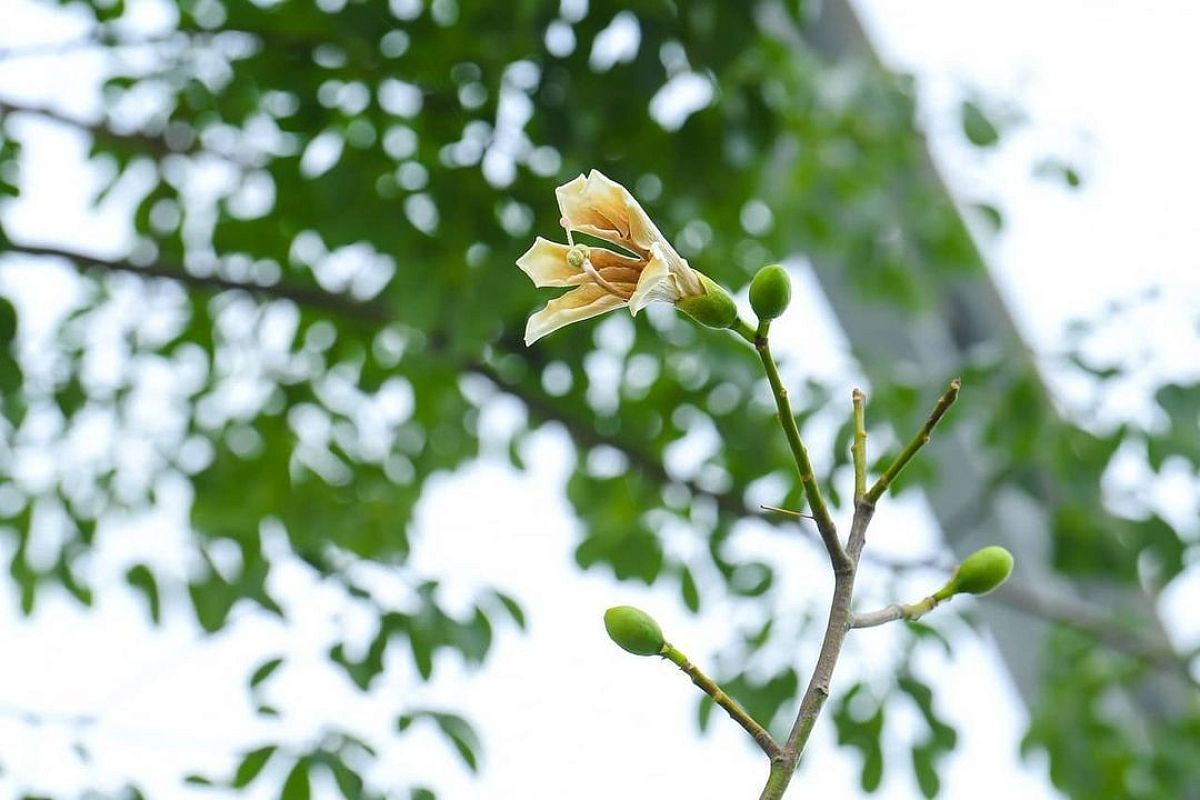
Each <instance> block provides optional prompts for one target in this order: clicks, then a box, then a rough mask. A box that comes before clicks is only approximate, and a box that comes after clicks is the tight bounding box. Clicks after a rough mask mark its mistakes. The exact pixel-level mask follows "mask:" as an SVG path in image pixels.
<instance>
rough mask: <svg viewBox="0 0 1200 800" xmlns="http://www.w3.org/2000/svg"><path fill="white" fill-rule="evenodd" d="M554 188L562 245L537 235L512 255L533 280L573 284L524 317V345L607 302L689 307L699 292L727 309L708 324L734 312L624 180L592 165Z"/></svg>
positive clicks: (637, 307)
mask: <svg viewBox="0 0 1200 800" xmlns="http://www.w3.org/2000/svg"><path fill="white" fill-rule="evenodd" d="M554 193H555V195H557V197H558V207H559V210H560V211H561V212H562V224H563V227H564V228H565V229H566V232H567V244H558V243H557V242H551V241H549V240H547V239H543V238H542V237H540V236H539V237H538V238H537V241H535V242H534V243H533V247H531V248H529V250H528V251H527V252H526V253H525V255H523V256H521V257H520V258H519V259H517V266H518V267H520V268H521V269H522V270H523V271H524V272H525V274H526V275H528V276H529V277H530V278H531V279H532V280H533V283H534V285H535V286H539V287H544V286H563V287H568V286H569V287H574V288H572V289H571V291H569V292H567V293H566V294H564V295H562V296H561V297H558V298H556V299H554V300H551V301H550V302H549V303H547V304H546V307H545V308H543V309H542V310H541V311H538V312H537V313H535V314H534V315H533V316H531V317H530V318H529V323H528V325H526V327H525V344H526V345H529V344H533V343H534V342H535V341H537V340H538V339H540V338H542V337H543V336H545V335H546V334H548V333H552V332H553V331H556V330H558V329H559V328H561V327H563V326H565V325H570V324H571V323H572V322H579V321H580V320H585V319H590V318H592V317H595V316H597V315H599V314H603V313H604V312H605V311H611V310H612V309H614V308H621V307H622V306H629V311H630V312H631V313H632V314H634V315H635V316H636V315H637V313H638V312H639V311H641V310H642V309H643V308H645V307H646V306H647V305H648V304H649V303H651V302H653V301H654V300H665V301H667V302H670V303H673V304H675V305H680V306H681V307H682V308H684V309H685V310H688V311H689V313H693V314H694V312H693V311H692V310H691V309H692V308H693V307H694V306H695V304H696V303H697V302H701V301H698V300H697V298H704V301H702V302H703V303H705V304H707V305H712V304H713V303H714V302H716V303H718V304H720V305H721V309H720V312H719V314H718V316H719V318H721V319H723V320H724V316H729V319H727V320H724V321H723V322H722V324H720V325H716V326H715V327H725V326H727V325H728V324H730V323H731V322H732V320H733V317H734V316H736V309H734V307H733V301H732V299H730V298H729V297H728V295H727V294H725V292H724V290H723V289H721V288H720V287H718V286H716V284H714V283H712V281H710V280H709V279H708V278H707V277H705V276H704V275H702V274H701V273H699V272H697V271H696V270H694V269H692V268H691V267H690V266H688V263H687V261H685V260H684V259H683V258H682V257H681V256H680V255H679V254H678V253H676V252H675V249H674V248H673V247H671V245H670V243H668V242H667V240H666V238H665V237H663V235H662V234H661V233H660V232H659V230H658V228H656V227H655V226H654V223H653V222H651V221H650V217H648V216H647V215H646V212H645V211H644V210H642V207H641V206H640V205H638V202H637V201H636V200H634V199H633V195H631V194H630V193H629V191H628V190H627V189H626V188H625V187H624V186H621V185H620V184H619V183H616V182H614V181H611V180H609V179H608V178H607V177H605V176H604V175H602V174H601V173H599V172H597V171H596V170H592V171H591V173H590V174H589V175H588V176H587V177H586V178H585V177H584V176H583V175H580V176H579V177H578V178H576V179H575V180H573V181H570V182H569V183H565V184H563V185H562V186H559V187H558V188H557V189H556V190H555V192H554ZM576 232H579V233H586V234H589V235H591V236H595V237H596V238H598V239H602V240H604V241H606V242H609V243H610V244H614V245H617V246H618V247H620V248H622V249H624V250H625V251H627V252H628V253H629V254H630V255H622V254H620V253H616V252H613V251H612V250H608V249H605V248H603V247H588V246H587V245H583V244H576V243H575V239H574V234H575V233H576ZM710 298H711V299H710ZM726 301H727V302H726ZM726 306H727V309H726ZM706 307H707V306H706ZM694 315H695V316H697V317H698V318H699V317H700V316H701V315H700V314H694ZM706 324H710V323H707V322H706Z"/></svg>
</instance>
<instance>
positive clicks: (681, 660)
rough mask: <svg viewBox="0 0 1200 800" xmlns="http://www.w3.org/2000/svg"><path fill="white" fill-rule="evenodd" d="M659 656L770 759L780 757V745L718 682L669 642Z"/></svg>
mask: <svg viewBox="0 0 1200 800" xmlns="http://www.w3.org/2000/svg"><path fill="white" fill-rule="evenodd" d="M659 655H661V656H662V657H663V658H665V659H667V660H668V661H670V662H671V663H672V664H674V665H675V666H677V667H679V669H680V670H682V671H683V672H684V674H686V675H687V676H688V677H689V678H691V679H692V683H694V684H696V686H698V687H699V688H700V691H702V692H704V693H705V694H706V695H708V696H709V697H711V698H712V699H713V702H714V703H716V704H717V705H719V706H720V707H721V708H723V709H725V712H726V713H727V714H729V716H730V718H731V719H733V721H734V722H736V723H737V724H738V725H741V726H742V727H743V728H744V729H745V731H746V733H748V734H750V737H751V738H752V739H754V742H755V744H757V745H758V746H759V748H761V749H762V751H763V752H764V753H766V754H767V756H768V757H770V758H771V759H774V758H776V757H777V756H778V755H779V752H780V748H779V745H778V744H776V743H775V739H774V738H772V736H771V734H770V733H768V732H767V730H766V729H765V728H764V727H763V726H761V725H759V724H758V723H757V722H755V721H754V718H753V717H751V716H750V714H749V713H747V711H746V709H744V708H742V707H741V706H740V705H738V702H737V701H736V700H734V699H733V698H732V697H730V696H729V695H727V694H725V692H724V691H723V690H722V689H721V687H720V686H718V685H717V682H716V681H714V680H713V679H712V678H710V677H708V676H707V675H705V674H704V673H703V672H701V671H700V668H699V667H697V666H696V665H695V664H693V663H692V662H691V661H688V659H687V656H685V655H684V654H683V653H681V652H679V650H678V649H676V648H675V646H674V645H672V644H670V643H669V642H668V643H666V644H664V645H663V649H662V652H661V653H660V654H659Z"/></svg>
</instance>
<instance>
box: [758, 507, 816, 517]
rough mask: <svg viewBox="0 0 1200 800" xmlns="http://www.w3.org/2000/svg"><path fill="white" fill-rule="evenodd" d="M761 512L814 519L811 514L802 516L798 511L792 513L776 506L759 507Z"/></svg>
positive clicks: (788, 509)
mask: <svg viewBox="0 0 1200 800" xmlns="http://www.w3.org/2000/svg"><path fill="white" fill-rule="evenodd" d="M759 508H761V509H762V510H763V511H774V512H776V513H777V514H788V515H789V516H793V517H802V518H804V519H816V517H814V516H813V515H812V514H804V513H802V512H800V511H792V510H791V509H790V508H779V507H777V506H768V505H760V506H759Z"/></svg>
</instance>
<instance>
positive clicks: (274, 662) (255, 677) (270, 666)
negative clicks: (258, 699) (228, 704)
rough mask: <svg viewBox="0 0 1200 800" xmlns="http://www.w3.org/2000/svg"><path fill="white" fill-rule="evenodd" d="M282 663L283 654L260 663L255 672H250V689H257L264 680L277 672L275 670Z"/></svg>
mask: <svg viewBox="0 0 1200 800" xmlns="http://www.w3.org/2000/svg"><path fill="white" fill-rule="evenodd" d="M281 664H283V656H276V657H275V658H269V659H267V660H266V661H264V662H263V663H261V664H259V665H258V667H257V668H256V669H255V670H254V672H253V673H251V674H250V680H249V687H250V689H251V690H252V691H253V690H254V689H257V688H258V687H259V686H260V685H261V684H262V683H263V682H265V681H266V680H267V679H268V678H270V677H271V676H272V675H273V674H275V670H277V669H279V667H280V665H281Z"/></svg>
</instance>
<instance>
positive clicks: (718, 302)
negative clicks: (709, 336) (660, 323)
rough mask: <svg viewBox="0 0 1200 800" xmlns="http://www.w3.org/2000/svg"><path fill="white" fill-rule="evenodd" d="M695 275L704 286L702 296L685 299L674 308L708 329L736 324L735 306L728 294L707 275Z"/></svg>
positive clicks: (736, 313) (698, 273)
mask: <svg viewBox="0 0 1200 800" xmlns="http://www.w3.org/2000/svg"><path fill="white" fill-rule="evenodd" d="M696 275H697V277H699V278H700V282H701V283H703V284H704V294H698V295H693V296H691V297H685V298H683V299H682V300H680V301H679V302H678V303H676V304H675V307H676V308H678V309H680V310H681V311H683V312H684V313H685V314H687V315H688V316H689V317H691V318H692V319H694V320H696V322H699V323H700V324H701V325H704V326H705V327H708V328H728V327H730V326H731V325H733V323H735V322H737V318H738V312H737V306H736V305H734V303H733V297H731V296H730V294H729V292H727V291H725V289H724V288H722V287H721V286H719V285H717V284H716V283H713V282H712V281H711V280H710V279H709V277H708V276H707V275H704V274H703V273H700V272H697V273H696Z"/></svg>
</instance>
